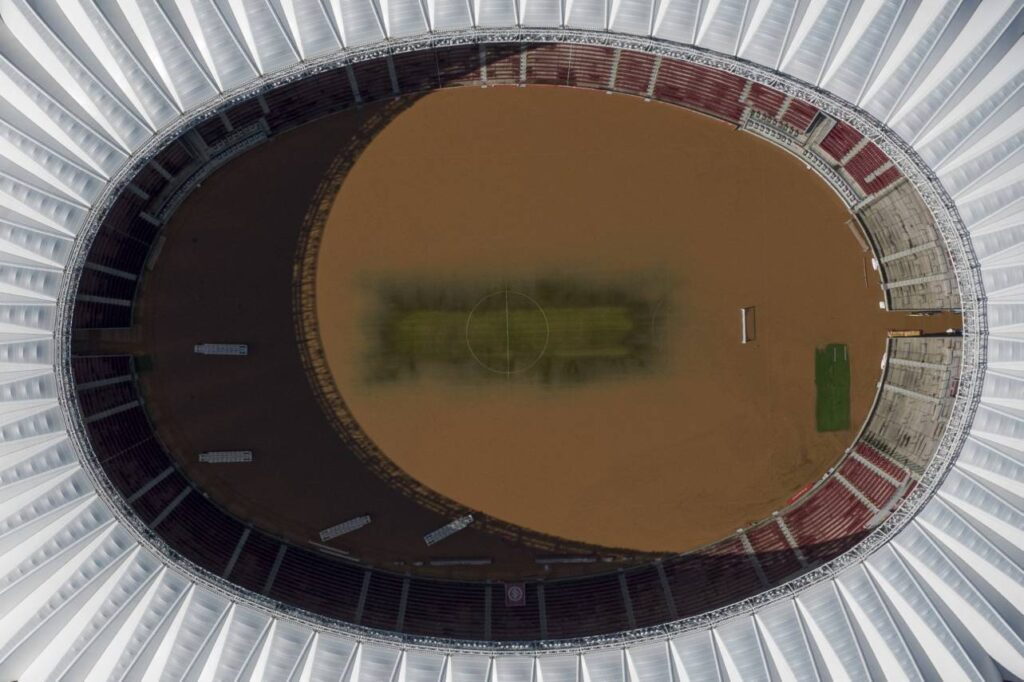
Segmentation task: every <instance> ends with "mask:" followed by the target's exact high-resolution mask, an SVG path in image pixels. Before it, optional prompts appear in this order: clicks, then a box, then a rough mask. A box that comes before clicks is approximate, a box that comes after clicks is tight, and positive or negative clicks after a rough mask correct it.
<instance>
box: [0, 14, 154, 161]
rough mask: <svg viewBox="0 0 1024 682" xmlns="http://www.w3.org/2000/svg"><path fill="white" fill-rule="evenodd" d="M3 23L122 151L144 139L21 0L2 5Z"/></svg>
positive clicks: (130, 118) (131, 119)
mask: <svg viewBox="0 0 1024 682" xmlns="http://www.w3.org/2000/svg"><path fill="white" fill-rule="evenodd" d="M5 9H6V10H7V11H6V12H5V13H4V24H5V26H6V28H7V29H9V30H10V32H11V35H12V36H13V37H14V38H15V39H16V40H17V41H18V42H19V43H21V44H22V46H23V47H24V49H25V51H26V53H27V54H28V55H31V58H32V59H34V60H35V61H36V63H37V64H38V65H39V67H41V68H42V69H44V70H45V71H46V72H47V73H48V74H49V75H50V76H51V77H52V78H53V79H54V80H55V81H56V82H57V83H58V84H59V86H60V88H61V89H62V90H63V91H64V92H65V93H66V94H67V95H68V96H69V97H70V98H71V100H72V101H74V103H75V104H76V105H77V106H78V107H79V108H80V109H81V110H82V111H83V112H84V113H85V114H86V115H88V116H89V118H91V119H92V121H93V122H94V123H95V124H96V125H98V126H99V127H100V128H101V129H102V130H103V132H104V133H105V134H106V136H107V138H108V139H110V140H111V141H112V142H114V143H115V144H116V145H117V146H118V147H119V148H120V149H121V150H122V151H125V152H127V151H129V150H131V149H132V148H134V147H135V145H136V144H137V143H138V141H139V140H141V139H143V138H144V137H146V132H145V129H144V127H143V124H142V122H141V120H139V119H137V118H136V117H135V115H134V114H132V113H131V112H129V111H128V110H127V109H125V108H124V107H123V106H121V105H120V103H119V102H117V100H116V99H115V98H114V97H113V96H112V95H111V94H110V93H109V92H107V91H106V89H105V88H104V87H103V86H102V84H100V83H99V82H98V81H97V80H96V79H95V78H94V77H93V76H91V75H90V74H88V73H87V71H86V69H85V68H84V67H83V66H82V64H81V63H80V62H79V61H78V60H77V59H76V58H75V57H74V56H73V55H72V54H70V53H69V52H68V51H67V49H66V48H65V47H64V46H63V45H61V44H60V41H58V40H57V38H56V36H54V35H53V33H52V32H51V31H50V30H49V29H48V28H47V27H46V26H45V25H43V24H42V22H41V21H40V20H39V18H38V17H36V15H35V14H34V13H33V12H32V11H31V9H29V8H28V7H27V6H25V5H24V4H23V3H22V2H21V0H7V1H6V2H5Z"/></svg>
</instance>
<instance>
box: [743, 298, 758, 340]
mask: <svg viewBox="0 0 1024 682" xmlns="http://www.w3.org/2000/svg"><path fill="white" fill-rule="evenodd" d="M756 340H757V322H756V320H755V319H754V306H747V307H745V308H740V343H750V342H751V341H756Z"/></svg>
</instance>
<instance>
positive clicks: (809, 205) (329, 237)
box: [72, 44, 960, 640]
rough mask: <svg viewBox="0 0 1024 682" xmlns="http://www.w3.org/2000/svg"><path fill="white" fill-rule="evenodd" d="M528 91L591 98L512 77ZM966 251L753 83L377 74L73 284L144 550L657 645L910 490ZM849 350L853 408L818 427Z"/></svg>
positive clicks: (597, 72) (847, 143)
mask: <svg viewBox="0 0 1024 682" xmlns="http://www.w3.org/2000/svg"><path fill="white" fill-rule="evenodd" d="M459 85H462V86H470V87H466V88H456V87H454V86H459ZM520 85H527V86H533V85H558V86H571V88H575V89H571V88H566V87H560V88H534V87H525V88H521V87H494V86H520ZM478 86H486V87H483V88H481V87H478ZM588 90H589V91H588ZM597 91H607V92H615V93H617V95H616V96H614V97H607V96H605V95H604V94H603V93H602V92H597ZM645 99H647V100H656V101H645ZM667 105H670V106H667ZM581 112H586V113H585V114H583V113H581ZM307 123H308V125H302V127H301V128H300V127H298V126H299V125H300V124H307ZM780 147H781V148H780ZM786 152H789V154H787V153H786ZM680 159H685V160H686V163H685V164H681V163H680V161H679V160H680ZM812 167H813V168H814V169H815V170H814V171H813V172H812V171H811V170H809V169H810V168H812ZM851 211H852V213H851ZM848 222H849V225H850V227H849V228H848V227H847V223H848ZM934 232H935V227H934V224H933V223H932V222H930V219H929V214H928V212H927V209H925V207H924V205H923V203H922V202H921V200H920V198H919V197H918V196H917V194H916V190H915V189H914V188H913V186H911V185H910V184H909V183H908V182H907V181H906V180H905V179H904V178H903V177H902V175H901V174H900V171H899V169H898V168H896V167H895V166H894V165H893V163H892V162H891V161H890V160H889V159H888V158H886V157H885V155H884V154H883V153H882V152H881V150H880V149H879V148H878V147H876V146H875V145H874V143H872V142H869V141H867V140H866V138H865V137H864V135H863V134H862V133H861V132H859V131H857V130H856V129H854V128H853V127H852V126H849V125H847V124H845V123H843V122H841V121H838V120H836V119H835V118H834V117H832V116H830V115H827V114H825V113H823V112H820V111H818V110H817V109H816V108H815V107H813V106H811V105H809V104H807V103H804V102H801V101H799V100H796V99H793V98H791V97H785V96H783V95H782V94H781V93H780V92H778V91H776V90H773V89H771V88H769V87H767V86H765V85H761V84H759V83H755V82H752V81H748V80H746V79H744V78H741V77H739V76H737V75H734V74H730V73H726V72H724V71H717V70H715V69H712V68H710V67H707V66H700V65H697V64H693V63H688V62H683V61H677V60H672V59H668V58H662V57H655V56H653V55H649V54H642V53H634V52H629V51H626V50H620V49H615V48H609V47H603V46H586V45H537V46H529V47H523V46H520V45H504V44H488V45H475V44H474V45H466V46H455V47H449V48H443V49H438V50H435V51H430V52H417V53H409V54H403V55H395V56H393V57H388V58H386V59H380V60H375V61H366V62H360V63H357V64H353V65H351V67H348V68H346V67H342V68H338V69H334V70H328V71H325V72H322V73H320V74H318V75H315V76H311V77H309V78H306V79H303V80H300V81H296V82H293V83H288V84H285V85H282V86H280V87H277V88H274V89H270V90H267V91H266V92H262V93H260V94H258V95H256V96H254V97H251V98H249V99H246V100H243V101H238V102H234V103H232V104H230V105H228V106H226V107H225V108H224V109H223V110H220V111H216V112H208V115H206V116H204V117H203V118H202V119H201V120H198V121H196V122H195V124H194V125H193V126H192V127H190V128H188V129H187V130H183V131H181V132H180V134H179V135H177V136H175V137H173V138H169V139H167V140H166V144H165V145H164V146H163V147H162V148H161V149H160V151H158V152H157V153H155V155H154V156H153V158H152V159H151V160H150V161H149V162H147V163H145V164H142V165H141V166H140V167H139V168H138V170H137V173H136V174H135V175H134V177H133V178H132V179H131V182H130V184H128V185H126V186H125V187H124V189H123V191H122V192H121V193H120V194H119V195H118V196H117V197H116V199H115V200H114V201H113V202H112V205H111V207H110V209H109V210H108V211H107V213H106V216H105V218H104V220H103V222H102V224H101V225H100V227H99V230H98V232H97V234H96V236H95V239H94V241H93V243H92V246H91V249H90V250H89V254H88V258H87V262H86V265H85V268H84V269H83V270H82V271H81V276H80V279H79V282H78V291H77V299H76V309H75V313H74V326H75V338H74V345H73V349H74V354H75V355H74V357H73V358H72V364H73V369H74V379H75V382H76V384H77V397H78V409H79V410H80V413H81V418H82V420H83V423H84V425H85V428H86V430H87V432H88V435H89V438H90V443H91V447H92V449H93V451H94V456H95V462H94V465H95V467H96V470H97V471H98V472H99V473H100V474H102V475H103V476H104V477H106V479H107V480H108V481H109V484H110V485H111V486H112V488H113V489H114V490H116V492H117V494H119V495H120V496H121V498H122V502H121V504H122V505H123V506H124V508H125V509H126V510H127V511H128V512H129V513H130V514H132V515H134V518H135V520H136V523H137V524H138V526H139V528H140V529H143V530H142V531H141V532H145V533H148V534H150V535H154V536H158V538H159V540H158V542H160V543H164V545H165V546H166V548H167V550H168V551H169V552H174V553H176V554H177V555H180V556H183V557H185V559H186V560H188V561H190V562H192V563H193V564H195V566H196V567H197V570H199V571H201V572H205V573H207V574H209V575H210V576H212V577H214V578H215V579H217V580H222V581H223V580H226V581H229V582H230V583H232V584H233V585H234V586H235V587H236V588H237V589H240V590H243V591H249V592H254V593H261V594H263V595H266V596H268V597H270V598H272V599H275V600H277V601H279V602H281V603H282V604H285V605H287V606H289V607H292V608H298V609H302V610H305V611H309V612H314V613H317V614H320V615H323V616H327V617H330V618H335V619H338V620H340V621H343V622H346V623H355V624H357V625H363V626H367V627H373V628H379V629H382V630H391V631H400V632H406V633H411V634H415V635H425V636H441V637H453V638H460V639H477V640H491V639H494V640H510V639H515V640H529V639H540V638H555V639H558V638H575V637H584V636H590V635H595V634H605V633H612V632H617V631H620V630H626V629H630V628H637V627H647V626H653V625H659V624H662V623H666V622H668V621H672V620H676V619H678V618H684V617H687V616H692V615H697V614H700V613H703V612H706V611H709V610H712V609H716V608H720V607H725V606H728V605H730V604H733V603H735V602H737V601H739V600H742V599H744V598H746V597H749V596H751V595H754V594H757V593H758V592H761V591H763V590H765V589H769V588H771V587H773V586H776V585H778V584H781V583H783V582H785V581H786V580H788V579H791V578H793V577H795V576H798V575H800V574H802V573H805V572H806V571H808V570H810V569H813V568H814V567H816V566H819V565H821V564H822V563H824V562H827V561H829V560H831V559H832V558H834V557H836V556H838V555H839V554H841V553H843V552H845V551H847V550H849V549H850V548H852V547H854V546H855V545H856V544H857V543H858V542H859V541H860V540H861V539H862V538H863V537H865V535H866V534H867V533H869V532H870V531H871V529H872V528H874V527H876V526H877V525H878V524H879V523H881V522H882V521H884V519H886V518H887V517H888V516H889V515H890V514H891V513H892V512H893V511H894V510H895V509H897V508H898V507H899V505H900V504H901V502H902V501H903V500H904V499H906V497H907V496H908V495H910V494H911V492H912V491H913V489H914V487H915V486H916V484H917V480H918V477H919V476H920V475H921V473H922V472H923V471H924V469H925V468H926V467H927V465H928V462H929V460H930V458H931V456H932V454H933V453H934V451H935V449H936V447H937V446H938V440H939V437H940V435H941V428H939V427H940V426H941V425H942V424H943V423H944V422H945V420H946V419H947V418H948V416H949V414H950V409H951V406H952V402H953V399H954V397H955V394H956V386H957V379H958V376H959V371H960V338H959V336H958V335H957V334H956V333H952V334H947V333H945V332H946V330H947V329H953V330H957V329H958V328H959V319H958V317H957V316H956V315H955V310H956V309H957V308H958V306H959V300H958V298H957V288H956V283H955V278H954V276H953V273H952V268H951V266H950V264H949V260H948V256H947V254H946V253H945V251H944V250H943V248H942V247H941V246H940V244H941V240H940V239H936V235H935V234H934ZM911 243H914V244H919V243H924V244H933V245H934V246H933V247H928V248H925V247H921V248H919V249H918V251H916V253H917V254H919V255H920V258H915V259H914V260H913V262H909V261H907V260H906V259H904V258H901V257H899V254H900V253H901V252H904V251H906V250H907V249H908V248H910V247H909V246H908V245H909V244H911ZM874 268H877V270H876V269H874ZM809 283H811V284H810V285H809ZM879 284H881V287H879ZM880 300H881V301H882V305H883V308H884V309H880V308H879V301H880ZM754 307H756V311H757V333H756V337H754V338H751V339H750V340H749V341H748V342H747V343H744V342H743V341H745V340H747V339H746V337H744V336H743V335H742V332H741V327H740V319H738V318H741V317H742V316H743V313H742V311H743V310H745V309H750V308H754ZM737 311H741V312H740V314H737ZM907 313H913V314H915V315H919V314H923V315H922V316H915V317H908V316H907ZM893 329H897V330H900V331H901V332H904V334H902V335H898V336H895V337H892V338H889V337H888V336H887V331H890V330H893ZM203 342H209V343H220V342H223V343H245V344H247V345H248V354H247V355H245V356H238V357H222V356H201V355H197V354H196V353H194V352H193V346H194V345H195V344H197V343H203ZM829 344H844V345H845V347H846V350H847V352H848V353H849V362H850V371H851V375H850V379H849V381H850V387H849V398H848V400H849V415H848V423H847V422H844V421H843V420H842V419H841V417H842V415H839V416H838V417H837V416H835V415H831V414H830V415H829V416H828V419H827V420H826V421H827V422H828V428H825V429H821V430H819V428H818V426H819V424H818V420H816V412H815V409H816V402H815V401H816V393H815V349H816V348H824V347H826V346H828V345H829ZM880 361H881V365H882V368H881V370H880V369H879V364H877V363H879V362H880ZM829 390H830V391H833V392H834V391H835V390H837V389H836V388H835V387H834V386H831V387H830V388H829ZM829 396H830V404H831V405H836V404H838V405H845V404H846V403H844V402H843V400H842V396H837V397H832V393H829ZM833 411H834V410H833ZM937 425H939V426H937ZM249 450H251V451H252V452H253V458H252V461H250V462H245V463H235V464H221V465H212V464H207V463H202V462H200V461H199V460H198V454H199V453H202V452H224V451H229V452H234V451H249ZM467 514H472V516H473V522H472V523H471V524H470V525H469V526H468V527H467V528H465V529H464V530H460V531H458V532H457V533H455V534H454V535H452V536H451V537H450V538H447V539H445V540H443V541H442V542H441V543H438V544H437V545H431V546H428V545H426V544H425V543H424V541H423V537H424V536H425V535H426V534H427V533H429V532H431V531H434V530H437V529H438V528H441V527H443V526H444V525H445V524H446V523H449V522H451V521H452V520H454V519H459V518H463V517H465V516H466V515H467ZM362 515H369V517H370V518H371V522H370V523H369V524H368V525H364V526H362V527H360V528H359V529H358V530H354V531H352V532H351V533H347V534H344V535H339V536H337V537H333V538H327V539H325V538H324V537H322V536H321V535H320V532H321V531H322V530H323V529H325V528H328V527H330V526H333V525H336V524H338V523H340V522H343V521H345V520H346V519H353V518H358V517H360V516H362ZM737 528H739V529H741V530H739V531H737V530H736V529H737ZM502 582H504V583H508V584H510V585H515V586H519V585H520V584H522V592H521V593H518V592H517V593H516V594H517V595H519V594H521V595H522V597H523V598H522V599H520V598H519V597H518V596H517V597H516V598H515V599H507V595H506V594H505V592H504V589H503V587H502ZM517 589H518V588H517Z"/></svg>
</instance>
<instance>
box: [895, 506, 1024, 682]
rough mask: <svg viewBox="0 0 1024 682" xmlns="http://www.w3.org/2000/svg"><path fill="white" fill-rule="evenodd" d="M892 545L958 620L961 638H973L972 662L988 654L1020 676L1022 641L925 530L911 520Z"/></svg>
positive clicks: (982, 662) (980, 663)
mask: <svg viewBox="0 0 1024 682" xmlns="http://www.w3.org/2000/svg"><path fill="white" fill-rule="evenodd" d="M892 547H893V549H894V550H895V551H896V552H897V553H898V554H899V556H900V559H901V560H902V561H903V562H904V565H905V566H906V567H907V568H908V569H909V570H910V571H911V572H912V573H913V574H914V576H915V579H916V580H917V581H918V583H920V584H924V585H926V586H927V587H928V590H929V592H930V593H931V594H933V595H935V599H936V600H937V601H938V602H939V603H941V604H942V605H943V607H944V609H945V612H946V614H947V615H950V616H952V617H953V618H954V619H955V621H959V623H960V625H961V626H962V627H963V630H964V633H965V634H967V637H966V638H963V637H961V641H964V640H965V639H966V640H967V641H970V640H974V641H973V644H974V645H975V646H974V648H977V649H980V651H977V652H975V656H974V660H975V665H976V666H979V667H983V666H984V665H985V663H986V662H987V657H991V658H992V659H993V660H995V661H996V662H997V663H998V664H999V665H1000V666H1002V667H1003V668H1005V669H1006V670H1008V671H1010V672H1011V673H1012V674H1013V675H1014V676H1016V677H1024V642H1022V641H1021V639H1020V637H1018V636H1017V635H1016V634H1015V633H1014V632H1013V631H1012V630H1011V629H1010V627H1009V626H1008V625H1007V624H1006V621H1004V620H1003V618H1002V617H1001V616H1000V615H999V614H998V612H996V610H995V609H993V608H992V606H991V604H989V603H988V602H987V601H986V600H985V598H984V597H983V596H982V595H981V594H980V593H979V592H978V591H977V590H976V589H975V588H974V587H973V586H972V585H971V584H970V583H969V582H968V581H967V580H966V579H965V578H964V575H963V573H961V571H960V570H959V569H958V568H957V567H956V565H955V564H953V563H952V562H951V561H950V560H949V558H948V557H946V555H945V554H943V552H942V550H941V549H940V548H939V547H938V546H937V545H936V544H935V543H934V542H933V541H932V540H931V539H930V538H929V537H928V536H927V535H926V534H924V533H923V532H922V531H921V530H920V529H919V528H917V527H916V525H913V524H912V525H911V526H909V527H908V528H907V529H906V530H904V531H903V532H902V533H901V534H900V536H899V537H898V538H897V539H896V541H895V542H894V543H892ZM982 651H983V652H984V653H981V652H982Z"/></svg>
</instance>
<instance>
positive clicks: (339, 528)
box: [320, 514, 372, 542]
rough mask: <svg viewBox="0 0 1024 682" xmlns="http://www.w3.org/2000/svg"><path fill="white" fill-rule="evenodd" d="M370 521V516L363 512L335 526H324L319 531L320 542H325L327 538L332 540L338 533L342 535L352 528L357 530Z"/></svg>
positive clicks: (349, 531)
mask: <svg viewBox="0 0 1024 682" xmlns="http://www.w3.org/2000/svg"><path fill="white" fill-rule="evenodd" d="M370 521H372V519H371V518H370V516H369V515H368V514H364V515H362V516H357V517H355V518H354V519H349V520H348V521H343V522H341V523H339V524H338V525H336V526H331V527H330V528H324V529H323V530H322V531H320V542H327V541H328V540H333V539H334V538H336V537H338V536H340V535H344V534H345V533H351V532H352V531H354V530H359V529H360V528H362V527H363V526H365V525H367V524H368V523H370Z"/></svg>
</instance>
